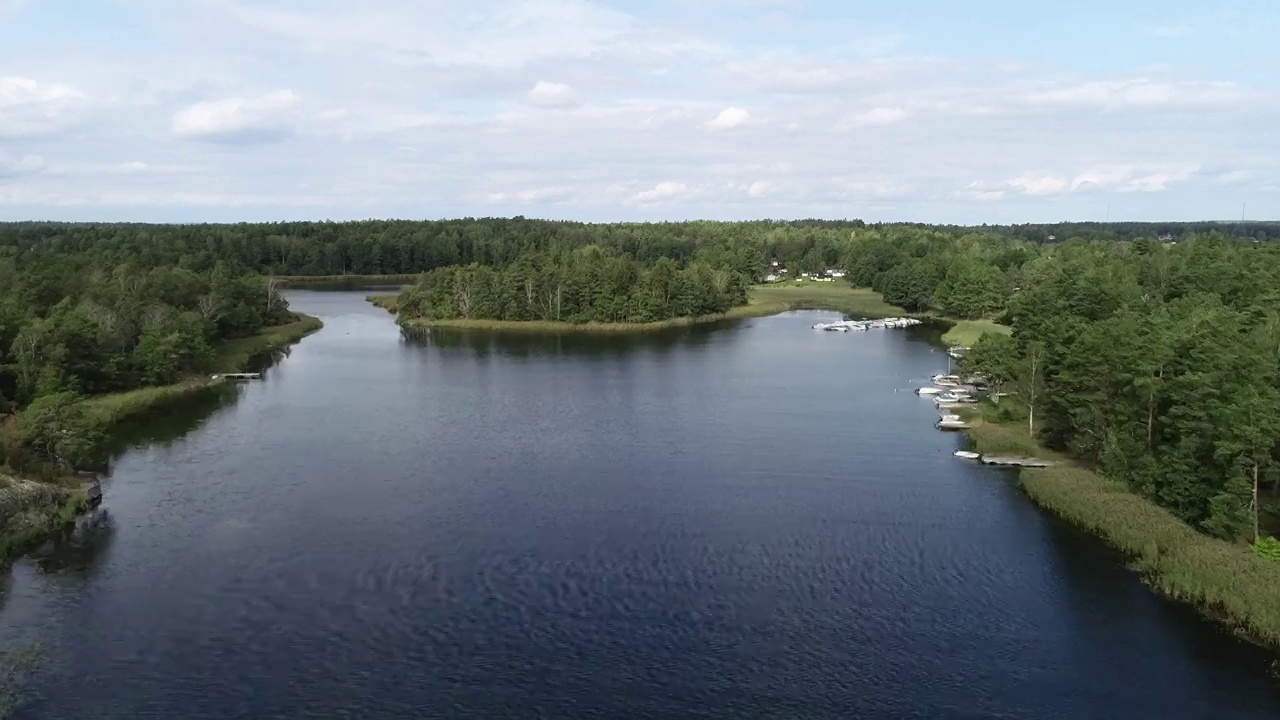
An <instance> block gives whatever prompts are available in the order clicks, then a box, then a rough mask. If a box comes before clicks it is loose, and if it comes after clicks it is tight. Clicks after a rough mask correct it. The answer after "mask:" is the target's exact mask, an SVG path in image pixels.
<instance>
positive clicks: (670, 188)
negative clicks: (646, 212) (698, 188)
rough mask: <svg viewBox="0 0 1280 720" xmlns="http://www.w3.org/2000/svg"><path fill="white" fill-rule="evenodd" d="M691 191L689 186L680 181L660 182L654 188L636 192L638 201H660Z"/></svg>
mask: <svg viewBox="0 0 1280 720" xmlns="http://www.w3.org/2000/svg"><path fill="white" fill-rule="evenodd" d="M688 191H689V187H688V186H687V185H685V184H684V183H679V182H660V183H658V184H657V185H654V186H653V189H652V190H645V191H643V192H639V193H636V197H635V199H636V201H637V202H642V203H651V202H659V201H661V200H669V199H671V198H673V197H676V196H677V195H683V194H684V193H686V192H688Z"/></svg>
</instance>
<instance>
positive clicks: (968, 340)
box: [942, 320, 1013, 347]
mask: <svg viewBox="0 0 1280 720" xmlns="http://www.w3.org/2000/svg"><path fill="white" fill-rule="evenodd" d="M951 322H954V323H955V325H953V326H951V329H950V330H948V331H947V332H946V333H945V334H943V336H942V342H943V343H945V344H946V345H947V346H948V347H956V346H960V347H972V346H973V344H974V343H976V342H978V338H980V337H982V335H983V333H989V332H990V333H1000V334H1002V335H1008V334H1009V333H1011V332H1013V330H1012V329H1011V328H1010V327H1009V326H1008V325H1001V324H1000V323H998V322H996V321H994V320H953V321H951Z"/></svg>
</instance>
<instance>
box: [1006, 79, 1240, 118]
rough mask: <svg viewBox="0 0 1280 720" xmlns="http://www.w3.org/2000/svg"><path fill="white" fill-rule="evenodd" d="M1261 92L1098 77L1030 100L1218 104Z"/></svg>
mask: <svg viewBox="0 0 1280 720" xmlns="http://www.w3.org/2000/svg"><path fill="white" fill-rule="evenodd" d="M1256 96H1258V93H1255V92H1250V91H1248V90H1245V89H1244V88H1242V87H1240V86H1239V85H1237V84H1235V83H1230V82H1169V81H1157V80H1150V79H1148V78H1136V79H1131V80H1098V81H1093V82H1086V83H1079V84H1076V85H1066V86H1062V87H1057V88H1053V89H1049V90H1041V91H1038V92H1034V93H1031V94H1030V95H1029V96H1028V98H1027V99H1028V101H1029V102H1030V103H1031V104H1033V105H1042V106H1080V107H1096V108H1102V109H1111V110H1116V109H1124V108H1162V107H1198V106H1206V107H1215V106H1222V105H1226V104H1230V103H1238V102H1243V101H1245V100H1248V99H1250V98H1253V97H1256Z"/></svg>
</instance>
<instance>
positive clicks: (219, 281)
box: [0, 243, 291, 471]
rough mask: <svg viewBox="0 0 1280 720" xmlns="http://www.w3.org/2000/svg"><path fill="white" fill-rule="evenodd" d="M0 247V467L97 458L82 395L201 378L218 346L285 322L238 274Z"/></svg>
mask: <svg viewBox="0 0 1280 720" xmlns="http://www.w3.org/2000/svg"><path fill="white" fill-rule="evenodd" d="M50 246H51V247H50V248H47V249H43V251H41V252H30V251H26V252H22V251H19V252H15V251H14V248H13V247H12V246H8V247H0V416H4V415H6V414H9V413H11V412H13V411H15V410H18V409H23V410H24V412H23V413H22V414H21V415H12V416H10V417H8V418H7V419H6V420H5V421H4V424H3V443H0V464H3V463H5V462H8V463H9V464H11V465H14V466H19V467H23V468H26V469H31V468H34V467H37V466H39V467H43V468H46V469H52V470H55V471H65V470H67V469H70V468H71V467H72V466H74V465H75V464H76V463H77V462H78V461H79V460H81V459H83V458H84V457H86V456H87V455H89V454H91V453H92V451H93V447H92V446H93V443H91V442H88V440H87V438H86V435H88V434H89V433H87V432H72V428H79V429H81V430H83V429H84V425H85V424H84V423H83V422H82V421H81V419H80V418H79V417H78V416H77V415H78V413H79V404H78V401H79V400H80V399H81V398H83V397H86V396H91V395H100V394H104V393H112V392H119V391H125V390H131V389H134V388H140V387H148V386H158V385H165V384H169V383H173V382H176V381H178V380H180V379H182V378H183V377H186V376H189V375H191V374H194V373H204V372H206V371H207V370H208V368H209V367H210V365H211V363H212V362H213V361H214V359H215V357H216V354H217V349H218V348H219V346H220V345H221V344H223V343H224V342H226V341H228V340H231V339H234V338H240V337H245V336H249V335H252V334H254V333H256V332H258V331H259V330H260V329H262V328H263V327H264V326H268V325H273V324H278V323H284V322H287V321H288V320H289V319H290V318H291V313H290V312H289V310H288V304H287V303H286V302H285V300H284V298H283V297H282V296H281V295H280V292H279V288H278V287H277V284H273V283H269V282H267V281H266V280H265V279H264V278H262V277H259V276H257V275H255V274H253V273H252V272H250V271H247V270H245V269H243V268H241V267H238V266H235V265H232V264H228V263H225V262H221V261H219V262H215V263H214V264H213V266H212V267H211V268H209V269H205V270H192V269H186V268H182V267H175V266H168V265H151V266H148V265H145V264H133V263H130V262H121V263H118V264H117V263H112V262H110V260H108V259H107V258H106V257H103V256H102V255H101V254H99V253H98V252H97V251H95V250H94V249H92V248H77V249H75V250H69V249H66V248H59V247H58V246H57V243H50Z"/></svg>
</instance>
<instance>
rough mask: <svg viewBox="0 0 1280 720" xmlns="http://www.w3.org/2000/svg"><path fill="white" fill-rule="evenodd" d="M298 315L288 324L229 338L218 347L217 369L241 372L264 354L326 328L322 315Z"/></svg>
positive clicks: (215, 366)
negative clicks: (321, 319)
mask: <svg viewBox="0 0 1280 720" xmlns="http://www.w3.org/2000/svg"><path fill="white" fill-rule="evenodd" d="M294 315H295V317H296V318H297V319H296V320H294V321H293V322H291V323H288V324H286V325H276V326H274V327H268V328H263V330H262V331H261V332H259V333H258V334H256V335H250V336H248V337H242V338H235V339H233V340H228V341H227V342H225V343H223V344H222V346H221V347H219V348H218V354H217V357H216V359H215V360H214V364H213V368H214V370H216V371H217V372H220V373H224V372H239V371H241V370H244V369H245V368H246V367H248V365H249V363H250V362H251V361H252V360H253V359H254V358H255V357H258V356H260V355H263V354H264V353H268V352H272V351H274V350H279V349H281V348H284V347H287V346H289V345H292V344H293V343H295V342H297V341H299V340H301V339H302V338H304V337H306V336H307V335H310V334H311V333H313V332H315V331H317V330H319V329H320V328H322V327H324V323H322V322H320V320H319V318H314V317H311V316H310V315H303V314H301V313H294Z"/></svg>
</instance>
